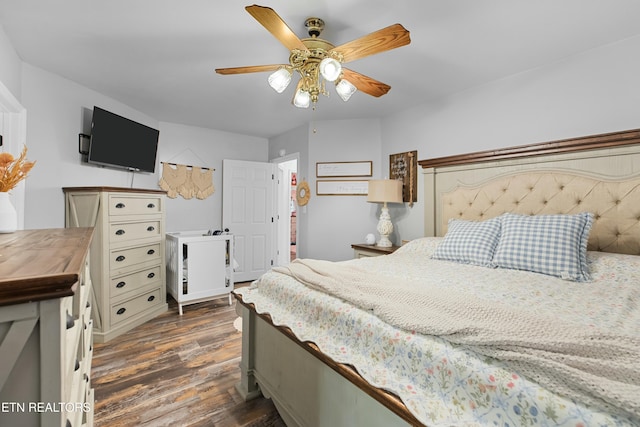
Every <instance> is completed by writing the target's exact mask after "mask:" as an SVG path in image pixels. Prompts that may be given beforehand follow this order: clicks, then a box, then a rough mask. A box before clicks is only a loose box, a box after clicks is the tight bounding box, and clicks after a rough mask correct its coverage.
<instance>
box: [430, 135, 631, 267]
mask: <svg viewBox="0 0 640 427" xmlns="http://www.w3.org/2000/svg"><path fill="white" fill-rule="evenodd" d="M630 133H631V135H632V136H633V138H629V137H628V136H629V135H630ZM621 136H622V137H621ZM593 138H601V139H602V138H604V139H606V141H607V142H608V143H607V145H606V146H605V147H596V148H593V147H591V146H589V144H588V143H584V144H573V146H574V148H573V149H571V150H565V151H562V152H557V151H552V152H550V153H542V154H540V153H537V154H535V155H533V156H532V155H521V156H510V158H507V159H497V160H496V159H492V158H491V156H489V155H487V153H488V152H482V153H472V154H470V155H465V156H464V157H465V159H466V160H465V161H462V160H461V157H462V156H455V157H452V158H449V159H457V161H456V162H455V163H454V164H447V158H440V159H432V160H424V161H422V162H420V164H421V165H422V166H423V173H424V186H425V234H426V235H436V236H442V235H444V234H445V233H446V231H447V222H448V220H449V219H451V218H461V219H467V220H474V221H478V220H485V219H489V218H493V217H496V216H499V215H501V214H503V213H505V212H512V213H520V214H525V215H536V214H572V213H579V212H593V214H594V216H595V222H594V225H593V228H592V230H591V233H590V236H589V246H588V249H589V250H597V251H603V252H615V253H625V254H634V255H640V131H625V132H619V133H613V134H606V135H597V136H591V137H585V138H574V139H572V140H570V141H572V143H575V142H576V141H578V140H579V141H587V142H588V141H590V140H592V139H593ZM567 141H569V140H567ZM612 141H613V142H612ZM562 142H563V141H556V142H555V144H559V145H560V146H562ZM545 144H547V145H548V144H550V143H545ZM536 146H539V145H537V144H534V145H531V146H526V147H536ZM523 147H524V146H523ZM585 147H588V149H586V150H585V149H584V148H585ZM516 148H518V147H516ZM478 158H480V159H481V160H479V161H478Z"/></svg>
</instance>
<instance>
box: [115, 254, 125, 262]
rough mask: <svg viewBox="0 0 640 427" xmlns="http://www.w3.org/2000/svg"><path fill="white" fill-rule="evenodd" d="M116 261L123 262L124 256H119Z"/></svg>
mask: <svg viewBox="0 0 640 427" xmlns="http://www.w3.org/2000/svg"><path fill="white" fill-rule="evenodd" d="M116 261H118V262H122V261H124V255H120V256H119V257H118V258H116Z"/></svg>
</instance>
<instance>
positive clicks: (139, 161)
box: [87, 107, 160, 172]
mask: <svg viewBox="0 0 640 427" xmlns="http://www.w3.org/2000/svg"><path fill="white" fill-rule="evenodd" d="M159 136H160V131H158V130H157V129H153V128H151V127H149V126H145V125H143V124H142V123H137V122H134V121H133V120H130V119H127V118H125V117H122V116H119V115H117V114H114V113H111V112H109V111H107V110H104V109H102V108H100V107H93V117H92V119H91V137H90V142H89V154H88V156H87V161H88V162H89V163H94V164H98V165H102V166H109V167H114V168H121V169H127V170H130V171H141V172H154V171H155V168H156V153H157V151H158V137H159Z"/></svg>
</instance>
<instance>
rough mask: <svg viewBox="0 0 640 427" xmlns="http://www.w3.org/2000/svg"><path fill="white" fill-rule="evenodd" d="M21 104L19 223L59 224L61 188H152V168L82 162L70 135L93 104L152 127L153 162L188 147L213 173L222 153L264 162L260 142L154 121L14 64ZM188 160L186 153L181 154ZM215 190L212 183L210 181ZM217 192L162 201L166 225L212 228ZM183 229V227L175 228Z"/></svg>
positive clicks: (86, 127)
mask: <svg viewBox="0 0 640 427" xmlns="http://www.w3.org/2000/svg"><path fill="white" fill-rule="evenodd" d="M22 68H23V72H22V104H23V105H24V107H25V108H26V109H27V146H28V148H29V156H28V157H29V159H30V160H36V162H37V163H36V166H35V167H34V168H33V170H32V172H31V174H30V176H29V178H28V179H27V181H28V182H27V192H26V203H25V212H26V213H25V228H53V227H64V195H63V192H62V187H76V186H115V187H128V188H129V187H133V188H149V189H159V187H158V181H159V177H160V175H159V174H160V173H161V170H162V169H161V167H160V165H157V166H156V173H153V174H150V173H133V172H127V171H123V170H117V169H110V168H101V167H97V166H93V165H88V164H86V163H83V162H82V159H81V155H80V154H79V153H78V134H79V133H89V131H90V125H91V110H92V109H93V106H94V105H98V106H100V107H102V108H105V109H107V110H109V111H112V112H114V113H116V114H119V115H122V116H124V117H127V118H130V119H132V120H135V121H138V122H140V123H143V124H145V125H147V126H151V127H154V128H156V129H160V141H159V147H158V162H159V161H160V160H166V161H173V160H172V159H174V157H175V158H176V159H177V160H178V161H181V160H182V158H181V157H180V156H179V155H180V153H181V152H182V151H183V150H184V149H186V148H189V149H190V150H191V151H192V152H193V153H196V154H197V155H198V156H199V158H200V159H202V161H203V162H204V163H205V165H202V166H207V165H212V167H214V168H216V169H217V170H216V173H215V178H216V181H219V177H220V176H221V175H220V173H221V160H222V158H223V157H225V156H228V158H235V159H238V160H261V161H267V155H268V152H267V149H268V141H267V140H266V139H262V138H255V137H249V136H242V135H234V134H229V133H226V132H217V131H212V130H204V129H199V128H193V127H188V126H180V125H172V124H170V123H159V122H158V121H157V120H155V119H153V118H151V117H148V116H146V115H145V114H143V113H141V112H139V111H136V110H135V109H133V108H131V107H129V106H127V105H125V104H122V103H120V102H117V101H115V100H113V99H111V98H109V97H106V96H104V95H102V94H100V93H98V92H95V91H93V90H90V89H87V88H86V87H83V86H81V85H79V84H77V83H74V82H72V81H69V80H67V79H64V78H61V77H59V76H57V75H55V74H52V73H50V72H47V71H44V70H42V69H40V68H37V67H33V66H31V65H29V64H26V63H25V64H23V66H22ZM187 160H188V159H187ZM216 184H217V185H218V189H219V190H220V189H221V187H220V184H221V183H220V182H217V183H216ZM219 195H220V192H217V193H216V194H214V196H212V197H211V198H210V199H205V201H200V200H197V199H193V200H189V201H182V200H178V201H174V200H169V201H168V202H167V206H168V208H167V230H171V231H184V230H190V229H200V228H202V229H204V228H214V227H218V226H219V224H220V216H221V211H222V207H221V206H222V204H221V200H220V196H219ZM183 227H184V228H183Z"/></svg>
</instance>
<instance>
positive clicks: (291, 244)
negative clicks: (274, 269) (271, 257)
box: [274, 154, 299, 265]
mask: <svg viewBox="0 0 640 427" xmlns="http://www.w3.org/2000/svg"><path fill="white" fill-rule="evenodd" d="M274 161H275V162H276V163H277V164H278V231H277V233H278V237H277V241H278V264H279V265H287V264H289V263H290V262H291V261H293V260H294V259H296V258H297V254H298V245H299V242H298V227H297V222H298V204H297V203H296V191H297V183H298V155H297V154H294V155H291V156H286V157H282V158H280V159H276V160H274Z"/></svg>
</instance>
